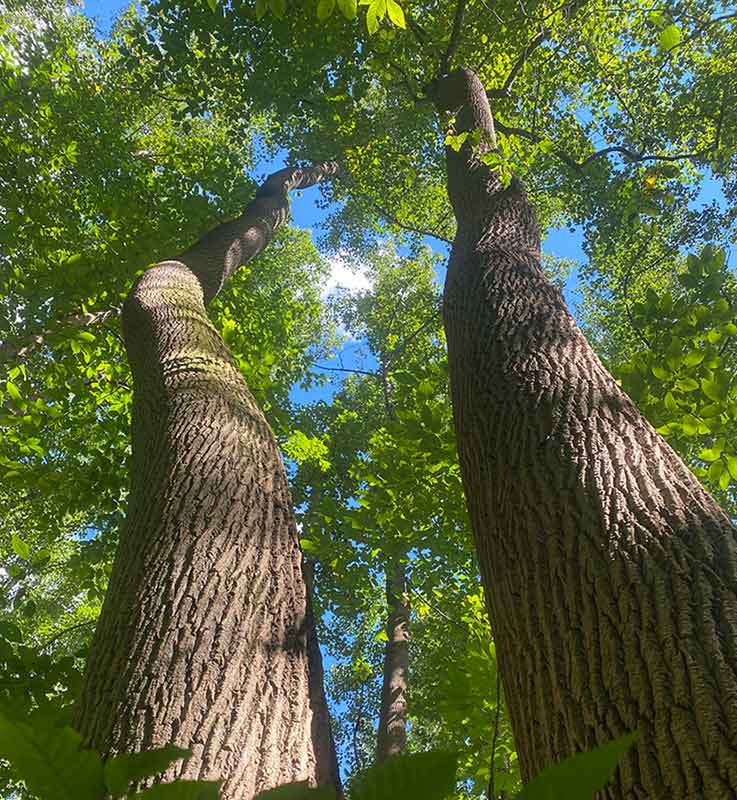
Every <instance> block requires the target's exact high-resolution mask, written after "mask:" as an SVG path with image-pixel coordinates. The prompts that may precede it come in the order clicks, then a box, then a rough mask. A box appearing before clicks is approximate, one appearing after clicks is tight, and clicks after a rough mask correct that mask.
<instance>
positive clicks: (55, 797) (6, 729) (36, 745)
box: [0, 714, 105, 800]
mask: <svg viewBox="0 0 737 800" xmlns="http://www.w3.org/2000/svg"><path fill="white" fill-rule="evenodd" d="M81 741H82V737H81V736H80V735H79V734H78V733H77V732H76V731H73V730H72V729H71V728H57V727H54V726H53V725H51V724H50V723H49V722H48V720H43V719H41V718H35V717H32V718H31V719H30V720H29V721H28V722H15V721H13V720H10V719H8V718H7V717H5V716H3V715H2V714H0V756H2V757H3V758H4V759H6V760H7V761H9V762H10V764H11V765H12V768H13V771H14V772H15V773H16V775H17V776H18V777H19V778H21V779H22V780H24V781H25V783H26V786H27V787H28V790H29V792H31V794H34V795H38V796H39V797H42V798H43V800H99V798H100V797H102V796H103V795H104V793H105V783H104V781H103V773H102V759H101V758H100V756H99V755H98V754H97V753H96V752H95V751H94V750H81V749H80V744H81Z"/></svg>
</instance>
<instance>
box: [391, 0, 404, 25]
mask: <svg viewBox="0 0 737 800" xmlns="http://www.w3.org/2000/svg"><path fill="white" fill-rule="evenodd" d="M386 10H387V12H388V14H389V19H390V20H391V21H392V22H393V23H394V24H395V25H396V26H397V27H398V28H406V27H407V23H406V22H405V20H404V11H402V7H401V6H400V5H399V3H397V2H396V0H386Z"/></svg>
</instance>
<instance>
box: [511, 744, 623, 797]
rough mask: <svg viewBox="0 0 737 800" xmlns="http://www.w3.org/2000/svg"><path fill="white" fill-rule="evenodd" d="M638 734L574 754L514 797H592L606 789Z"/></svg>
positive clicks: (549, 769)
mask: <svg viewBox="0 0 737 800" xmlns="http://www.w3.org/2000/svg"><path fill="white" fill-rule="evenodd" d="M636 736H637V733H629V734H627V735H626V736H622V737H621V738H619V739H615V740H614V741H613V742H609V743H608V744H604V745H602V746H601V747H597V748H596V750H591V751H590V752H588V753H579V754H578V755H575V756H571V758H567V759H566V760H565V761H561V762H560V763H559V764H554V765H553V766H552V767H548V768H547V769H545V770H543V771H542V772H541V773H540V774H539V775H538V776H537V777H536V778H535V779H534V780H532V781H531V782H530V783H528V784H527V786H525V788H524V789H523V790H522V791H521V792H520V793H519V794H518V795H517V796H516V797H515V800H591V796H592V795H593V794H594V792H597V791H599V790H600V789H603V788H604V786H606V784H607V782H608V780H609V778H610V777H611V775H612V772H613V771H614V768H615V767H616V766H617V762H618V761H619V759H620V758H621V757H622V756H623V755H624V754H625V753H626V752H627V750H629V749H630V747H632V743H633V742H634V741H635V738H636Z"/></svg>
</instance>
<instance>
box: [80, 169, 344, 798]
mask: <svg viewBox="0 0 737 800" xmlns="http://www.w3.org/2000/svg"><path fill="white" fill-rule="evenodd" d="M334 172H335V166H334V165H333V164H323V165H320V166H318V167H315V168H311V169H285V170H282V171H280V172H277V173H275V174H273V175H272V176H270V177H269V179H268V180H267V181H266V182H265V183H264V184H263V185H262V186H261V188H260V189H259V190H258V192H257V193H256V197H255V199H254V200H253V201H252V202H251V203H250V204H249V205H248V206H247V207H246V209H245V211H244V212H243V214H242V215H241V216H240V217H238V218H237V219H236V220H234V221H232V222H226V223H223V224H221V225H220V226H219V227H217V228H216V229H214V230H213V231H211V232H210V233H208V234H207V235H206V236H204V237H203V238H202V239H200V240H199V241H198V242H197V243H195V244H194V245H193V246H192V247H190V248H189V249H188V250H186V251H185V252H184V253H182V254H181V255H179V256H178V257H177V258H176V259H174V260H169V261H161V262H159V263H157V264H156V265H154V266H153V267H151V268H149V269H148V270H146V272H144V274H143V275H142V276H141V278H140V279H139V280H138V281H137V282H136V284H135V285H134V287H133V289H132V290H131V292H130V294H129V295H128V298H127V299H126V301H125V305H124V308H123V329H124V334H125V341H126V348H127V352H128V357H129V360H130V362H131V366H132V369H133V375H134V407H133V456H132V463H131V493H130V499H129V506H128V514H127V519H126V523H125V527H124V530H123V532H122V535H121V540H120V545H119V549H118V553H117V555H116V558H115V562H114V566H113V572H112V576H111V579H110V587H109V589H108V592H107V595H106V599H105V604H104V606H103V610H102V614H101V617H100V621H99V623H98V626H97V630H96V633H95V638H94V641H93V645H92V651H91V654H90V657H89V660H88V664H87V669H86V673H85V680H84V687H83V692H82V699H81V702H80V705H79V709H78V713H77V717H76V723H77V725H78V727H79V729H80V730H81V732H82V733H83V735H84V736H85V739H86V741H87V743H88V744H89V745H91V746H92V747H94V748H95V749H97V750H98V751H100V752H102V753H103V754H108V753H111V752H129V751H137V750H141V749H145V748H149V747H153V746H157V745H163V744H165V743H168V742H172V741H173V742H175V743H180V744H182V745H185V746H188V747H190V748H191V749H192V751H193V756H192V757H191V758H190V759H189V760H188V761H187V762H186V765H185V766H184V767H181V766H180V767H175V768H172V770H171V771H170V773H169V776H170V777H171V776H172V775H177V776H182V775H183V776H185V777H197V778H223V779H224V784H223V790H222V797H223V798H225V800H230V799H231V798H248V797H252V796H253V795H254V794H256V793H257V792H259V791H261V790H264V789H267V788H271V787H273V786H276V785H279V784H282V783H287V782H290V781H296V780H309V781H311V782H312V783H317V784H334V785H337V783H338V775H337V768H336V763H335V755H334V750H333V746H332V740H331V736H330V728H329V719H328V713H327V706H326V703H325V697H324V694H323V690H322V686H321V683H320V680H319V679H321V677H322V672H321V666H320V664H319V650H318V649H317V647H316V644H315V641H314V636H315V632H314V620H313V618H312V616H311V614H310V613H309V611H308V608H309V599H308V597H307V592H306V588H305V582H304V579H303V575H302V564H301V559H302V556H301V553H300V550H299V543H298V539H297V529H296V525H295V520H294V513H293V510H292V506H291V499H290V495H289V489H288V486H287V479H286V475H285V472H284V468H283V465H282V462H281V458H280V456H279V452H278V449H277V447H276V443H275V441H274V437H273V434H272V433H271V429H270V427H269V425H268V423H267V422H266V420H265V418H264V416H263V413H262V412H261V410H260V409H259V407H258V405H257V403H256V401H255V400H254V398H253V396H252V395H251V393H250V392H249V390H248V387H247V386H246V383H245V380H244V378H243V376H242V375H241V373H240V371H239V370H238V367H237V365H236V363H235V361H234V359H233V358H232V356H231V355H230V353H229V351H228V349H227V347H226V345H225V344H224V342H223V340H222V338H221V337H220V335H219V334H218V333H217V331H216V330H215V328H214V326H213V325H212V323H211V322H210V321H209V319H208V317H207V313H206V306H207V304H209V303H210V302H211V301H212V300H213V298H214V297H215V296H216V295H217V293H218V292H219V291H220V289H221V288H222V287H223V285H224V284H225V282H226V281H227V280H228V278H229V277H230V276H231V275H232V274H233V273H234V272H235V270H236V269H237V268H238V267H239V266H240V265H242V264H243V263H245V262H246V261H249V260H250V259H252V258H254V257H255V256H256V255H258V253H259V252H261V250H262V249H263V248H264V247H265V246H266V245H267V244H268V243H269V241H270V239H271V238H272V236H273V233H274V230H275V229H276V228H277V227H278V226H279V225H280V224H282V223H283V222H284V221H285V220H286V218H287V216H288V195H287V192H288V191H289V190H291V189H299V188H302V187H306V186H311V185H313V184H315V183H317V182H319V181H321V180H323V179H324V178H325V177H327V176H330V175H332V174H333V173H334Z"/></svg>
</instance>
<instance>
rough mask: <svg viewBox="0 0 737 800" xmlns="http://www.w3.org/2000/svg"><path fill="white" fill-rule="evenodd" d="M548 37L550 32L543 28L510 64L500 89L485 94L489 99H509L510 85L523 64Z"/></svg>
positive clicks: (522, 67)
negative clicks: (510, 67) (510, 66)
mask: <svg viewBox="0 0 737 800" xmlns="http://www.w3.org/2000/svg"><path fill="white" fill-rule="evenodd" d="M549 36H550V31H549V30H548V29H547V28H543V29H542V30H541V31H540V33H539V34H538V35H537V36H536V37H535V38H534V39H533V40H532V41H531V42H530V43H529V44H528V45H527V47H525V48H524V50H523V51H522V52H521V53H520V54H519V56H517V60H516V61H515V62H514V64H512V69H510V70H509V74H508V75H507V77H506V78H505V79H504V83H503V84H502V87H501V89H492V90H491V91H490V92H487V94H488V95H489V96H490V97H509V96H510V94H511V90H512V84H513V83H514V82H515V80H516V79H517V76H518V75H519V74H520V72H522V70H523V69H524V66H525V64H526V63H527V60H528V59H529V57H530V56H531V55H532V54H533V53H534V52H535V50H537V48H538V47H540V45H541V44H542V43H543V42H545V40H546V39H547V38H548V37H549Z"/></svg>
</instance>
